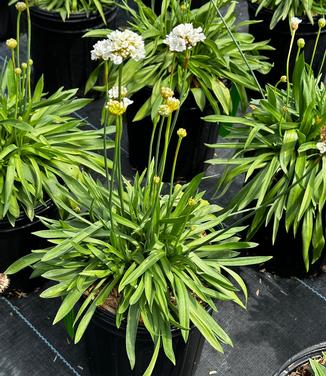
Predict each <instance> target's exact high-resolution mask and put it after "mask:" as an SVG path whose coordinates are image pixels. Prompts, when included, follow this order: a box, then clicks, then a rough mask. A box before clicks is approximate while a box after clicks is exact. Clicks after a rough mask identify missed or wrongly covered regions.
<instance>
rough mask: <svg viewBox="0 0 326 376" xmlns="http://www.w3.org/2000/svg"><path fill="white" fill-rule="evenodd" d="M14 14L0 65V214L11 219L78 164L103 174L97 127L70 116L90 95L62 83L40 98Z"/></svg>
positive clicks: (30, 211) (30, 208)
mask: <svg viewBox="0 0 326 376" xmlns="http://www.w3.org/2000/svg"><path fill="white" fill-rule="evenodd" d="M23 4H24V5H25V3H23ZM17 7H18V8H19V7H20V6H19V3H18V4H17ZM24 10H26V5H25V8H24V9H23V8H20V11H19V16H20V12H21V11H24ZM27 11H28V7H27ZM19 20H20V17H18V36H17V40H16V39H13V38H11V39H8V40H7V47H8V48H9V49H10V51H11V55H12V58H11V59H10V60H9V61H7V62H6V63H5V64H4V65H3V67H2V69H1V71H0V135H1V136H0V138H1V144H0V161H1V163H0V197H1V199H0V201H1V204H0V220H2V219H4V218H6V219H7V220H8V221H9V222H10V223H11V224H12V225H14V223H15V220H16V219H17V218H18V217H19V216H20V214H21V213H22V212H25V213H26V215H27V216H28V217H29V218H30V219H31V220H32V219H33V217H34V208H35V207H36V206H37V205H40V204H42V203H44V200H45V199H46V198H48V197H51V198H53V199H54V200H55V196H56V186H57V184H58V182H59V181H64V180H65V178H66V177H67V176H74V177H75V178H76V179H78V178H79V174H80V167H82V166H83V167H86V168H89V169H91V170H93V171H96V172H97V173H100V174H104V172H103V171H104V169H103V167H104V162H103V157H102V156H101V155H99V154H97V153H96V150H98V149H99V148H100V145H101V144H100V143H101V138H102V137H101V133H102V132H101V131H85V130H82V129H80V128H81V127H82V126H84V125H85V123H84V121H83V120H80V119H76V118H74V117H73V116H72V114H73V112H74V111H77V110H79V109H81V108H83V107H84V106H85V105H87V104H88V103H89V102H90V101H89V100H88V99H75V98H74V95H75V93H76V90H62V89H60V90H58V91H57V92H56V93H54V94H53V95H51V96H50V97H48V98H47V99H45V98H44V95H45V94H44V93H43V77H42V78H41V79H40V80H39V81H38V83H37V84H36V86H35V89H34V91H32V89H31V66H32V63H33V62H32V60H31V59H29V50H28V54H27V55H28V56H27V62H21V60H20V46H19ZM28 44H29V42H28ZM108 146H109V145H108Z"/></svg>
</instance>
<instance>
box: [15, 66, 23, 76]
mask: <svg viewBox="0 0 326 376" xmlns="http://www.w3.org/2000/svg"><path fill="white" fill-rule="evenodd" d="M15 73H16V74H17V75H18V76H19V75H20V74H22V70H21V69H20V68H15Z"/></svg>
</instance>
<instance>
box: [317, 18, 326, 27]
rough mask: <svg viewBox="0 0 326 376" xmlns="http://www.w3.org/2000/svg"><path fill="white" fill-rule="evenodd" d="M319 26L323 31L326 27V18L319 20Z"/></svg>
mask: <svg viewBox="0 0 326 376" xmlns="http://www.w3.org/2000/svg"><path fill="white" fill-rule="evenodd" d="M318 26H319V27H320V28H321V29H323V28H324V27H325V26H326V20H325V18H319V20H318Z"/></svg>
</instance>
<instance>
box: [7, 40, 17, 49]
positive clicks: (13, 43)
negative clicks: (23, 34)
mask: <svg viewBox="0 0 326 376" xmlns="http://www.w3.org/2000/svg"><path fill="white" fill-rule="evenodd" d="M6 46H7V47H8V48H9V50H14V49H15V48H16V47H17V41H16V39H14V38H10V39H7V41H6Z"/></svg>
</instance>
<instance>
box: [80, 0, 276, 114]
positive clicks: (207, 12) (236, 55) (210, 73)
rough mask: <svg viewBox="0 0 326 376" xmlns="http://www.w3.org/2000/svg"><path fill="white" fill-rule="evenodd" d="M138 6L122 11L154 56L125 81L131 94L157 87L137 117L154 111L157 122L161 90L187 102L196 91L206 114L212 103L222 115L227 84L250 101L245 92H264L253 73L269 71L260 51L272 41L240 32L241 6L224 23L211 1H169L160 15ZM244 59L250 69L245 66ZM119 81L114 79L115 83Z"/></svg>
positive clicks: (128, 70)
mask: <svg viewBox="0 0 326 376" xmlns="http://www.w3.org/2000/svg"><path fill="white" fill-rule="evenodd" d="M136 3H137V6H138V11H136V10H134V9H132V8H131V7H130V6H128V5H127V3H126V2H123V5H122V7H123V8H124V9H126V10H127V11H128V12H129V13H130V15H131V17H132V19H131V27H132V29H133V30H134V31H136V32H138V33H139V34H141V35H142V36H143V38H144V40H145V42H146V52H147V56H148V58H147V59H146V60H142V61H138V62H137V61H134V60H131V61H129V62H127V64H126V65H125V66H124V74H123V77H124V81H123V83H124V84H125V85H126V84H128V90H129V92H130V94H131V95H132V94H133V93H134V92H137V91H138V90H140V89H141V88H143V87H150V88H152V95H151V97H150V98H148V99H147V100H146V101H145V103H144V105H143V106H142V107H141V108H140V109H139V112H138V114H137V115H136V119H137V120H141V119H142V118H144V117H145V116H147V115H149V114H150V113H151V115H152V118H154V117H155V115H156V113H157V110H158V105H159V104H158V102H156V103H154V101H155V98H157V95H158V93H159V91H160V87H161V86H170V87H171V88H174V89H175V90H176V92H178V93H179V95H180V96H182V97H183V98H184V100H185V99H186V98H187V97H188V95H189V94H190V93H191V95H192V96H193V97H194V99H195V101H196V103H197V106H198V107H199V108H200V109H201V110H202V109H203V108H204V107H205V105H206V103H207V104H208V103H209V105H210V106H211V107H212V108H213V109H214V112H216V113H219V112H220V107H219V104H220V106H221V107H222V108H223V111H224V112H225V113H229V112H230V110H231V108H232V104H231V95H230V90H229V88H227V87H226V85H225V83H226V80H230V81H232V82H233V84H234V85H236V87H237V89H238V92H239V94H240V95H241V97H242V99H243V101H244V102H245V101H246V96H245V90H244V89H245V88H250V89H252V90H258V87H257V83H256V82H255V80H254V79H253V77H252V74H251V69H253V70H256V71H260V72H263V73H267V72H268V70H269V69H270V65H269V64H268V63H267V62H266V61H265V60H266V59H265V58H264V57H262V56H260V55H259V52H260V51H263V50H268V49H270V47H269V46H268V45H267V42H259V43H255V42H254V40H253V39H254V38H253V37H252V36H251V35H250V34H247V33H243V32H238V28H239V27H241V25H242V23H239V24H236V23H235V20H236V17H235V15H234V11H235V6H236V4H235V3H233V2H232V3H231V5H230V6H229V8H228V10H227V12H226V14H225V16H224V18H223V19H221V18H220V17H219V16H217V14H216V9H215V6H214V5H213V4H212V3H211V2H207V3H206V4H205V5H203V6H202V7H201V8H199V9H193V10H189V9H188V8H187V7H186V4H187V3H181V2H180V1H174V2H172V1H166V2H165V3H164V4H165V6H166V8H165V10H164V9H163V10H162V12H161V14H160V15H156V14H155V13H154V12H153V11H152V10H151V9H150V8H149V7H147V6H146V5H144V4H143V2H142V1H140V0H137V1H136ZM229 3H230V1H229V0H224V1H223V2H222V3H221V4H220V5H221V6H222V5H227V4H229ZM107 33H108V32H107V31H104V30H94V31H91V32H89V33H87V34H86V36H96V37H98V36H104V35H106V34H107ZM230 33H232V35H231V34H230ZM237 44H238V47H239V45H240V51H239V49H238V47H237ZM190 56H191V59H190ZM244 57H245V58H246V59H247V62H248V65H246V64H245V63H244V60H243V58H244ZM248 66H250V68H248ZM184 67H186V68H187V77H186V80H184V76H183V71H184V69H183V68H184ZM99 69H100V67H98V68H97V69H96V70H95V71H94V73H93V74H92V75H91V76H90V79H89V81H88V84H87V86H86V91H87V90H89V89H90V88H92V87H93V86H94V85H95V83H96V78H97V76H98V74H99ZM115 79H116V78H115V76H114V75H113V76H112V80H113V82H114V80H115ZM113 82H112V84H113ZM97 89H100V88H99V87H97ZM183 94H185V95H183Z"/></svg>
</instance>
